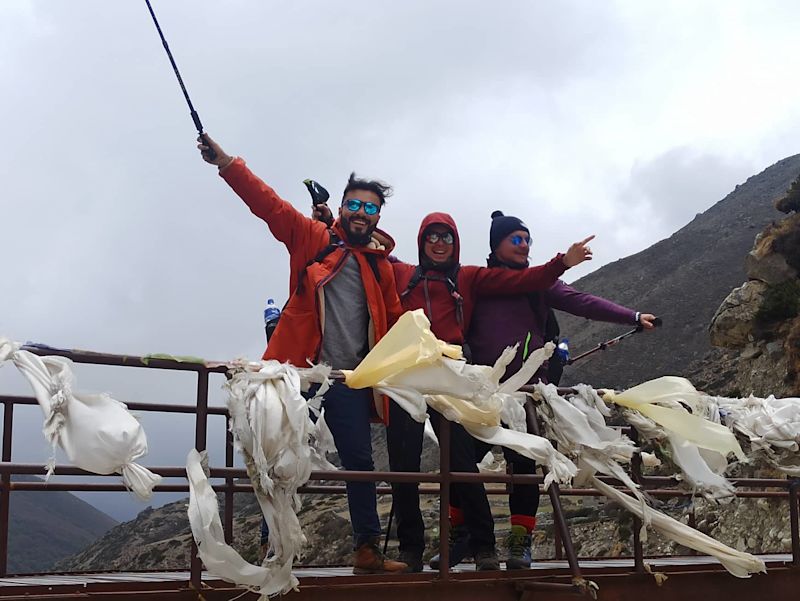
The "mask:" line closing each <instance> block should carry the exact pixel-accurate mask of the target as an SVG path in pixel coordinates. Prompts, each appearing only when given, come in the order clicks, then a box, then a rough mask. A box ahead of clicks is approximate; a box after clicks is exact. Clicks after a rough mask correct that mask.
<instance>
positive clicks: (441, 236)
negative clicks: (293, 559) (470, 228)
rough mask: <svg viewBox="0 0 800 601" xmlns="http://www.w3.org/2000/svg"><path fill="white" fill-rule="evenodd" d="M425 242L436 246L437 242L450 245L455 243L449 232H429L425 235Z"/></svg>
mask: <svg viewBox="0 0 800 601" xmlns="http://www.w3.org/2000/svg"><path fill="white" fill-rule="evenodd" d="M425 240H426V241H427V242H430V243H431V244H436V243H437V242H438V241H439V240H441V241H442V242H444V243H445V244H452V243H453V242H454V241H455V238H453V234H452V233H450V232H444V233H439V232H429V233H427V234H425Z"/></svg>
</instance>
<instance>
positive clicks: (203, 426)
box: [190, 368, 208, 591]
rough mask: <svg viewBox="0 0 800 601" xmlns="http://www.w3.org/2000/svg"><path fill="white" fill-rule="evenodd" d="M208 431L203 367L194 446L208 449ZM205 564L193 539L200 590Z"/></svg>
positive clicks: (194, 574) (195, 578)
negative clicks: (198, 554) (199, 556)
mask: <svg viewBox="0 0 800 601" xmlns="http://www.w3.org/2000/svg"><path fill="white" fill-rule="evenodd" d="M207 433H208V370H207V369H205V368H203V369H201V370H200V371H198V372H197V412H196V413H195V425H194V448H195V449H197V450H198V451H200V452H202V451H205V450H206V435H207ZM202 573H203V564H202V562H201V561H200V559H199V558H198V557H197V545H196V543H195V542H194V540H192V553H191V566H190V577H191V584H192V587H193V588H194V589H195V590H197V591H199V590H200V587H201V577H202Z"/></svg>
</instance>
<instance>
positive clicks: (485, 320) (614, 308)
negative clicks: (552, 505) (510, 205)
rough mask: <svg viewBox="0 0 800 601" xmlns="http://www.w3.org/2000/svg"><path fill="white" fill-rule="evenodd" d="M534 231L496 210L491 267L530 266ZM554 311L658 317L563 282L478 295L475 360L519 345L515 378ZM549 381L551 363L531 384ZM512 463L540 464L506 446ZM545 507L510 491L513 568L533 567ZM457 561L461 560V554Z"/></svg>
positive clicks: (524, 469)
mask: <svg viewBox="0 0 800 601" xmlns="http://www.w3.org/2000/svg"><path fill="white" fill-rule="evenodd" d="M530 244H531V238H530V230H529V229H528V227H527V226H526V225H525V224H524V223H523V222H522V221H521V220H520V219H518V218H516V217H511V216H505V215H503V213H502V212H500V211H495V212H494V213H492V226H491V229H490V231H489V247H490V249H491V253H490V254H489V259H488V261H487V263H488V265H489V267H506V268H508V269H523V268H525V267H527V265H528V252H529V251H530ZM550 309H557V310H559V311H565V312H567V313H571V314H572V315H577V316H579V317H585V318H587V319H594V320H598V321H609V322H612V323H619V324H630V325H637V324H638V325H641V326H642V327H643V328H645V329H647V330H650V329H652V328H654V327H655V323H654V321H655V319H656V317H655V315H652V314H650V313H639V312H638V311H634V310H633V309H628V308H626V307H623V306H621V305H618V304H616V303H613V302H611V301H609V300H606V299H604V298H600V297H598V296H593V295H591V294H587V293H585V292H580V291H578V290H575V289H574V288H572V287H571V286H569V285H567V284H565V283H564V282H562V281H561V280H559V281H558V282H556V283H555V284H553V286H552V287H550V288H549V289H547V290H545V291H544V292H538V293H533V294H520V295H516V296H493V297H483V298H480V299H478V301H477V303H476V305H475V311H474V313H473V315H472V322H471V326H470V331H469V333H468V335H467V343H468V344H469V347H470V350H471V351H472V361H473V362H474V363H476V364H479V365H493V364H494V362H495V361H496V360H497V358H498V357H499V356H500V355H501V354H502V352H503V350H505V348H506V347H509V346H513V345H515V344H517V343H519V350H518V351H517V356H516V357H515V358H514V360H513V361H512V362H511V363H510V364H509V366H508V367H507V368H506V373H505V375H504V377H503V379H506V378H509V377H510V376H511V375H513V374H514V373H516V372H517V371H518V370H519V369H520V367H521V366H522V362H523V361H524V360H525V359H527V357H528V355H529V354H530V353H532V352H533V351H534V350H536V349H538V348H541V347H542V346H544V342H545V341H544V333H545V326H546V323H547V318H548V314H549V313H550ZM537 381H543V382H545V383H547V364H546V363H545V365H543V366H542V367H541V368H540V369H539V371H538V372H537V373H536V375H535V376H534V377H533V378H532V380H531V382H532V383H533V382H537ZM475 444H476V448H477V453H476V456H478V457H483V456H484V455H485V454H486V452H488V451H489V449H490V447H489V445H487V444H486V443H482V442H480V441H475ZM504 453H505V457H506V461H507V462H508V463H509V464H511V465H512V467H513V471H514V473H515V474H533V473H535V471H536V464H535V463H534V462H533V461H532V460H530V459H528V458H527V457H523V456H522V455H519V454H518V453H515V452H514V451H511V450H508V449H504ZM458 503H459V500H458V499H457V498H456V499H453V498H452V497H451V516H454V518H455V519H453V522H454V527H453V529H452V531H453V532H454V535H453V539H452V542H453V545H452V551H451V561H452V560H453V555H452V554H453V552H456V553H458V552H462V553H463V551H461V548H463V542H462V539H463V538H464V533H463V532H462V531H461V530H460V529H459V527H458V525H457V522H458V516H459V513H460V512H459V510H458ZM538 508H539V487H538V486H535V485H519V484H515V485H514V489H513V492H512V493H511V494H510V495H509V510H510V513H511V518H510V519H511V531H510V534H509V536H508V538H507V539H506V548H507V551H508V559H507V561H506V568H507V569H522V568H529V567H530V565H531V533H532V532H533V529H534V527H535V525H536V510H537V509H538ZM455 559H458V557H456V558H455Z"/></svg>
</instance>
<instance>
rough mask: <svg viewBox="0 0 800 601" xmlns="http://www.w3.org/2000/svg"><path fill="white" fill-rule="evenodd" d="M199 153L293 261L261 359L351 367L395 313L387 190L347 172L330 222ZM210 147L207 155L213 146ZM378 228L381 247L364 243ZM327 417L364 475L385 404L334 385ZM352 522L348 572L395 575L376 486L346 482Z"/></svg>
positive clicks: (232, 162)
mask: <svg viewBox="0 0 800 601" xmlns="http://www.w3.org/2000/svg"><path fill="white" fill-rule="evenodd" d="M198 141H199V142H200V144H198V148H199V149H200V151H201V155H202V157H203V159H204V160H205V161H206V162H208V163H211V164H212V165H216V166H217V167H219V174H220V176H221V177H222V178H223V179H224V180H225V181H226V182H227V183H228V185H229V186H230V187H231V188H233V190H234V192H236V194H238V195H239V197H240V198H241V199H242V200H244V202H245V203H246V204H247V206H248V207H249V208H250V210H251V211H252V212H253V214H254V215H256V216H257V217H259V218H261V219H263V220H264V221H265V222H266V223H267V225H268V226H269V229H270V231H271V232H272V235H273V236H275V238H276V239H278V240H280V241H281V242H283V243H284V244H285V245H286V248H287V250H288V251H289V261H290V266H291V275H290V280H289V281H290V293H291V295H290V297H289V301H288V302H287V303H286V307H285V308H284V310H283V312H282V314H281V318H280V321H279V323H278V327H277V328H276V330H275V332H274V333H273V335H272V338H271V339H270V342H269V345H268V347H267V350H266V352H265V353H264V356H263V358H264V359H276V360H278V361H281V362H289V363H291V364H292V365H295V366H297V367H306V366H308V364H309V362H312V363H320V362H323V363H327V364H329V365H331V367H333V368H334V369H353V368H355V367H356V366H357V365H358V364H359V363H360V362H361V360H362V359H363V358H364V357H365V356H366V354H367V353H368V352H369V349H370V348H371V347H372V346H374V344H375V343H376V342H378V340H380V339H381V337H383V336H384V335H385V334H386V332H387V331H388V329H389V328H390V327H391V326H392V325H393V324H394V322H395V321H396V320H397V318H398V317H399V316H400V314H401V313H402V311H403V310H402V307H401V305H400V299H399V298H398V295H397V290H396V286H395V279H394V272H393V270H392V266H391V264H390V263H389V262H388V260H387V256H388V255H389V253H390V252H391V250H392V248H393V247H394V241H393V240H392V239H391V238H390V237H389V236H388V235H387V234H386V233H384V232H381V231H380V230H377V229H376V228H377V225H378V221H379V219H380V213H381V209H382V208H383V206H384V204H385V202H386V197H387V196H389V195H390V194H391V188H390V187H389V186H387V185H386V184H383V183H381V182H379V181H372V180H363V179H358V178H356V177H355V174H351V175H350V179H349V180H348V182H347V185H346V187H345V190H344V194H343V196H342V205H341V207H340V208H339V218H338V219H337V220H336V221H334V223H333V224H332V225H331V226H330V227H328V226H327V225H325V224H324V223H321V222H319V221H315V220H313V219H309V218H308V217H305V216H304V215H302V214H301V213H300V212H299V211H298V210H297V209H295V208H294V207H293V206H292V205H291V204H289V203H288V202H286V201H285V200H283V199H282V198H280V197H279V196H278V195H277V194H276V193H275V191H274V190H273V189H272V188H270V187H269V186H268V185H267V184H265V183H264V182H263V181H261V180H260V179H259V178H258V177H256V176H255V175H254V174H253V173H252V172H251V171H250V170H249V169H248V168H247V166H246V165H245V163H244V161H243V160H242V159H241V158H233V157H231V156H229V155H227V154H225V151H224V150H222V148H220V146H219V145H218V144H217V143H215V142H214V141H213V140H211V139H210V138H209V137H208V136H204V137H203V138H200V139H198ZM212 151H213V152H212ZM375 233H377V234H379V238H380V240H381V241H382V242H383V244H382V245H376V244H375V243H374V242H373V241H372V236H373V234H375ZM323 405H324V407H325V418H326V421H327V424H328V426H329V427H330V430H331V433H332V434H333V438H334V442H335V443H336V449H337V451H338V453H339V457H340V458H341V460H342V465H343V467H344V468H345V469H346V470H356V471H372V470H374V465H373V462H372V441H371V431H370V419H371V417H372V416H374V415H377V417H379V418H380V419H381V420H382V421H384V423H385V422H386V421H387V420H388V406H387V405H388V401H386V400H384V399H382V398H381V397H379V396H375V397H374V398H373V393H372V391H371V390H369V389H367V390H351V389H350V388H348V387H347V386H345V385H344V384H341V383H337V384H334V385H333V386H331V388H330V389H329V390H328V392H326V393H325V397H324V400H323ZM347 501H348V505H349V509H350V521H351V524H352V526H353V536H354V548H355V556H354V560H353V571H354V572H355V573H357V574H359V573H381V572H400V571H403V570H404V569H405V568H406V567H407V566H406V564H404V563H402V562H398V561H392V560H389V559H386V558H384V556H383V555H382V554H381V552H380V550H379V548H378V542H379V539H380V535H381V527H380V520H379V519H378V511H377V496H376V490H375V483H374V482H348V483H347Z"/></svg>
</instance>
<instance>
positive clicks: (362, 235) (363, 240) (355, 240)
mask: <svg viewBox="0 0 800 601" xmlns="http://www.w3.org/2000/svg"><path fill="white" fill-rule="evenodd" d="M376 227H378V224H377V223H373V224H371V225H369V227H367V229H366V231H365V232H354V231H353V229H352V226H351V225H350V217H342V229H343V230H344V233H345V234H347V241H348V242H349V243H350V244H352V245H354V246H366V245H367V244H369V241H370V238H371V237H372V232H374V231H375V228H376Z"/></svg>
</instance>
